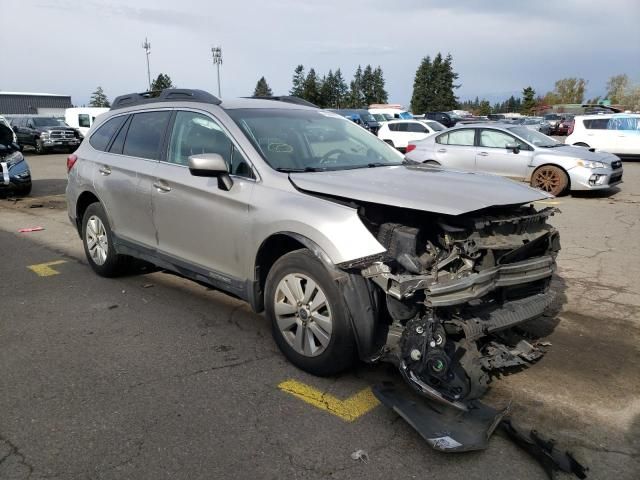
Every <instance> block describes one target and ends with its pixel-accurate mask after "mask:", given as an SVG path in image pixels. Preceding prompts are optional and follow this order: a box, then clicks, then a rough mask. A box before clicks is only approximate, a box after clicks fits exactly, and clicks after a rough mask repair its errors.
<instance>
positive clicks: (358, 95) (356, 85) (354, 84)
mask: <svg viewBox="0 0 640 480" xmlns="http://www.w3.org/2000/svg"><path fill="white" fill-rule="evenodd" d="M364 104H365V99H364V94H363V92H362V67H361V66H360V65H358V68H357V70H356V73H355V74H354V75H353V80H351V84H350V88H349V94H348V98H347V102H346V106H347V107H349V108H362V107H363V106H364Z"/></svg>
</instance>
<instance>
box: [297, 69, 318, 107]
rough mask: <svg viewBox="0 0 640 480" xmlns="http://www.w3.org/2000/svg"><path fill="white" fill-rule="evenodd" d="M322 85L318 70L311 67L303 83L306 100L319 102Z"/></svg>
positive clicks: (314, 102) (303, 94)
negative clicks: (317, 73)
mask: <svg viewBox="0 0 640 480" xmlns="http://www.w3.org/2000/svg"><path fill="white" fill-rule="evenodd" d="M319 87H320V85H319V82H318V76H317V75H316V71H315V70H314V69H313V68H311V69H309V73H308V74H307V76H306V78H305V79H304V82H303V84H302V95H301V97H302V98H304V99H305V100H306V101H308V102H311V103H313V104H316V105H317V104H318V102H319V101H320V100H321V99H320V91H319V90H320V88H319Z"/></svg>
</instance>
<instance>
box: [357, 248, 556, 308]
mask: <svg viewBox="0 0 640 480" xmlns="http://www.w3.org/2000/svg"><path fill="white" fill-rule="evenodd" d="M554 271H555V260H554V258H553V257H552V256H550V255H547V256H544V257H539V258H533V259H528V260H523V261H521V262H516V263H510V264H507V265H498V266H495V267H492V268H488V269H486V270H483V271H481V272H477V273H469V274H464V275H463V276H461V277H459V278H455V279H452V280H448V281H438V277H437V276H433V275H394V274H393V273H391V270H390V268H389V267H388V266H387V265H385V264H384V263H382V262H377V263H375V264H373V265H371V266H370V267H368V268H365V269H364V270H362V272H361V273H362V276H363V277H365V278H369V279H371V280H372V281H373V282H375V283H376V284H377V285H379V286H380V287H382V289H383V290H384V291H385V292H386V293H387V294H388V295H391V296H392V297H394V298H395V299H397V300H402V299H405V298H409V297H411V296H413V295H414V294H415V293H416V292H417V291H419V290H423V291H424V292H425V294H426V299H425V302H426V304H427V305H428V306H429V307H444V306H450V305H458V304H461V303H466V302H470V301H471V300H475V299H478V298H481V297H483V296H484V295H486V294H487V293H488V292H490V291H492V290H495V289H496V288H498V287H506V286H511V285H518V284H522V283H527V282H533V281H536V280H540V279H544V278H548V277H550V276H551V275H552V274H553V272H554Z"/></svg>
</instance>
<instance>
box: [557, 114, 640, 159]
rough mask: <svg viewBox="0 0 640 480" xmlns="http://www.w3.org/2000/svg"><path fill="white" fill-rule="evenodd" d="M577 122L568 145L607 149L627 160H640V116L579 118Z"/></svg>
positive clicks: (622, 115)
mask: <svg viewBox="0 0 640 480" xmlns="http://www.w3.org/2000/svg"><path fill="white" fill-rule="evenodd" d="M574 120H575V123H574V126H573V130H569V136H568V137H567V139H566V140H565V141H564V143H566V144H568V145H576V146H578V147H589V148H596V149H598V150H604V151H605V152H609V153H613V154H615V155H617V156H619V157H621V158H623V159H639V158H640V115H638V114H626V113H615V114H604V115H602V114H601V115H579V116H577V117H575V119H574Z"/></svg>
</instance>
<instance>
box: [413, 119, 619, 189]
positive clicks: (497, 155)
mask: <svg viewBox="0 0 640 480" xmlns="http://www.w3.org/2000/svg"><path fill="white" fill-rule="evenodd" d="M407 152H408V153H407V154H406V156H405V158H406V159H407V160H410V161H413V162H418V163H426V164H428V165H432V166H442V167H445V168H453V169H457V170H469V171H478V172H486V173H492V174H495V175H501V176H504V177H509V178H512V179H514V180H519V181H523V182H528V183H530V184H531V186H533V187H536V188H540V189H542V190H545V191H546V192H549V193H551V194H553V195H560V194H562V193H563V192H565V191H568V190H601V189H607V188H611V187H613V186H614V185H617V184H619V183H621V182H622V162H621V161H620V159H619V158H618V157H616V156H615V155H613V154H611V153H606V152H600V151H594V150H593V149H587V148H583V147H573V146H569V145H565V144H563V143H559V142H557V141H555V140H554V139H552V138H550V137H547V136H546V135H543V134H542V133H540V132H537V131H535V130H531V129H529V128H527V127H526V126H522V125H517V126H516V125H496V124H474V125H473V126H469V125H461V126H459V127H454V128H451V129H448V130H445V131H444V132H441V133H439V134H435V135H431V136H429V137H427V138H425V139H423V140H418V141H413V142H410V145H409V147H408V148H407Z"/></svg>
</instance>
